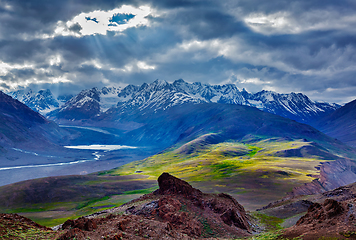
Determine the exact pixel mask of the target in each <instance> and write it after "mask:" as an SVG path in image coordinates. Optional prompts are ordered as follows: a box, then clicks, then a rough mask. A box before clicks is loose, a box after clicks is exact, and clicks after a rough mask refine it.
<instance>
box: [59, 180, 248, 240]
mask: <svg viewBox="0 0 356 240" xmlns="http://www.w3.org/2000/svg"><path fill="white" fill-rule="evenodd" d="M158 185H159V189H158V190H156V191H154V192H152V193H150V194H147V195H144V196H142V197H141V198H138V199H135V200H133V201H131V202H129V203H127V204H125V205H123V206H121V207H118V208H114V209H110V210H107V211H104V212H100V213H96V214H94V215H91V216H87V217H82V218H79V219H77V220H68V221H66V222H65V223H64V224H63V225H62V226H61V228H62V229H63V230H64V233H63V234H62V235H61V236H59V238H58V239H60V240H65V239H73V238H74V237H75V238H76V239H87V238H88V237H90V239H103V238H102V237H104V239H122V238H123V239H144V238H149V239H200V238H209V237H219V238H237V237H245V236H249V235H251V232H250V231H251V223H250V222H249V217H248V215H247V214H246V212H245V210H244V208H243V207H242V206H241V205H240V204H239V203H238V202H237V201H236V200H235V199H234V198H232V197H231V196H230V195H227V194H205V193H202V192H201V191H200V190H198V189H195V188H193V187H192V186H191V185H189V184H188V183H187V182H185V181H183V180H180V179H178V178H176V177H174V176H172V175H170V174H168V173H163V174H162V175H161V176H160V177H159V178H158Z"/></svg>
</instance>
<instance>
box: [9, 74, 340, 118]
mask: <svg viewBox="0 0 356 240" xmlns="http://www.w3.org/2000/svg"><path fill="white" fill-rule="evenodd" d="M10 95H11V96H13V97H14V98H16V99H18V100H19V101H21V102H23V103H25V104H26V105H28V106H29V107H31V108H32V109H33V110H35V111H39V112H40V113H42V114H44V115H47V116H49V117H51V118H52V119H53V120H58V119H68V120H83V119H90V118H95V117H98V116H100V115H102V114H103V113H105V112H106V111H107V110H108V109H110V108H117V109H119V111H120V112H123V113H124V112H129V111H131V110H133V109H139V110H144V109H147V108H149V109H154V110H161V109H162V110H165V109H168V108H170V107H172V106H176V105H180V104H184V103H223V104H237V105H246V106H251V107H256V108H258V109H260V110H263V111H265V112H269V113H273V114H276V115H280V116H283V117H286V118H290V119H292V120H296V121H298V122H303V123H306V122H310V121H312V120H314V119H317V118H319V117H321V116H324V115H327V114H329V113H331V112H333V111H335V110H336V109H338V108H339V107H340V105H337V104H329V103H325V102H315V101H312V100H310V99H309V98H308V97H307V96H306V95H304V94H302V93H290V94H279V93H276V92H272V91H265V90H263V91H260V92H257V93H254V94H253V93H249V92H247V91H246V90H245V89H243V90H240V89H239V88H238V87H237V86H236V85H234V84H226V85H210V84H202V83H199V82H195V83H188V82H185V81H184V80H182V79H179V80H176V81H174V82H173V83H168V82H166V81H161V80H156V81H154V82H152V83H149V84H147V83H144V84H142V85H141V86H135V85H128V86H126V87H125V88H115V87H104V88H102V89H98V88H92V89H87V90H83V91H81V92H80V93H79V94H77V95H76V96H74V97H72V98H71V99H70V100H68V101H66V102H65V103H64V102H63V101H59V100H58V99H57V100H56V99H55V98H54V97H53V94H51V92H50V91H49V90H41V91H40V92H38V93H36V94H34V93H33V92H32V91H30V92H29V93H24V92H19V91H17V92H12V93H10ZM61 99H63V98H61Z"/></svg>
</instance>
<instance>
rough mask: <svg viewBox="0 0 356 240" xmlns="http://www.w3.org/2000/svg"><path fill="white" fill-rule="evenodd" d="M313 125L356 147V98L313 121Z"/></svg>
mask: <svg viewBox="0 0 356 240" xmlns="http://www.w3.org/2000/svg"><path fill="white" fill-rule="evenodd" d="M312 125H313V126H314V127H316V128H317V129H319V130H320V131H322V132H324V133H326V134H327V135H329V136H331V137H334V138H337V139H339V140H340V141H342V142H344V143H346V144H348V145H350V146H352V147H356V100H353V101H352V102H349V103H347V104H346V105H345V106H343V107H341V108H339V109H337V110H336V111H335V112H333V113H331V114H329V115H327V116H325V117H323V118H321V119H319V120H317V121H316V122H313V123H312Z"/></svg>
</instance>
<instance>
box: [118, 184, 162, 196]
mask: <svg viewBox="0 0 356 240" xmlns="http://www.w3.org/2000/svg"><path fill="white" fill-rule="evenodd" d="M157 189H158V186H156V187H151V188H147V189H138V190H132V191H126V192H123V193H122V194H124V195H131V194H142V195H143V194H148V193H151V192H153V191H155V190H157Z"/></svg>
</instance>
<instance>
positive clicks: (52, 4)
mask: <svg viewBox="0 0 356 240" xmlns="http://www.w3.org/2000/svg"><path fill="white" fill-rule="evenodd" d="M0 3H1V4H0V21H1V23H2V24H1V25H0V51H1V55H0V88H1V89H14V88H17V87H21V86H23V87H26V86H27V87H35V86H43V87H51V88H52V90H56V91H57V92H58V93H59V92H60V91H62V92H66V91H73V90H74V89H77V90H78V91H79V90H81V89H83V88H91V87H94V86H98V87H101V86H104V85H125V84H142V83H143V82H151V81H153V80H155V79H157V78H159V79H165V80H168V81H174V80H175V79H179V78H183V79H185V80H187V81H190V82H195V81H201V82H205V83H212V84H219V83H228V82H230V83H236V84H237V85H238V87H240V88H244V87H245V88H246V89H248V90H249V91H259V90H262V89H271V90H276V91H280V92H291V91H294V92H304V93H308V94H310V95H311V96H312V97H313V98H314V99H318V100H325V101H337V102H342V101H343V100H342V99H351V98H355V97H356V96H355V94H354V93H353V92H352V91H349V90H348V89H354V87H355V85H356V84H355V82H356V81H355V78H354V76H356V75H355V74H356V67H355V66H356V64H355V63H356V57H355V56H356V31H355V28H354V26H355V24H356V17H355V16H356V14H355V11H354V9H355V7H356V6H355V3H353V2H352V1H348V0H340V1H337V2H335V1H321V0H315V1H309V0H296V1H292V2H291V1H287V0H270V1H262V0H238V1H236V0H225V1H218V0H207V1H201V0H120V1H119V0H104V1H94V0H79V1H75V2H73V1H69V0H63V1H58V0H53V1H45V0H38V1H23V0H11V1H4V0H1V1H0ZM36 84H37V85H36Z"/></svg>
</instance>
